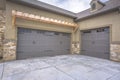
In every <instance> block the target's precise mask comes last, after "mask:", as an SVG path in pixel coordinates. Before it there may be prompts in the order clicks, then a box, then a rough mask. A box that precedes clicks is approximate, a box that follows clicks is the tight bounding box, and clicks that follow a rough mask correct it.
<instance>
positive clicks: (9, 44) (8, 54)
mask: <svg viewBox="0 0 120 80" xmlns="http://www.w3.org/2000/svg"><path fill="white" fill-rule="evenodd" d="M15 59H16V41H15V40H5V43H4V54H3V60H4V61H10V60H15Z"/></svg>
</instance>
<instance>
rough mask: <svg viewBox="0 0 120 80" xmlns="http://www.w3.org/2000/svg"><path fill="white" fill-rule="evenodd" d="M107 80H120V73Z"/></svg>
mask: <svg viewBox="0 0 120 80" xmlns="http://www.w3.org/2000/svg"><path fill="white" fill-rule="evenodd" d="M108 80H120V73H117V74H116V75H114V76H112V77H111V78H109V79H108Z"/></svg>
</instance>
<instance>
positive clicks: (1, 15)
mask: <svg viewBox="0 0 120 80" xmlns="http://www.w3.org/2000/svg"><path fill="white" fill-rule="evenodd" d="M4 29H5V10H0V60H1V59H2V57H3V44H4Z"/></svg>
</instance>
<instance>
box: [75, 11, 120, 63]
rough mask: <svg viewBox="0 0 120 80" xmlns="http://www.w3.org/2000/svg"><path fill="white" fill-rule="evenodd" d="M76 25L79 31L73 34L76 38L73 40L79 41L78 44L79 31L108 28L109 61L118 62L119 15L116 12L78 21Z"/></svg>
mask: <svg viewBox="0 0 120 80" xmlns="http://www.w3.org/2000/svg"><path fill="white" fill-rule="evenodd" d="M78 24H79V29H78V31H77V32H76V33H75V36H76V37H75V38H74V40H75V41H80V44H81V38H80V36H81V35H80V30H88V29H95V28H100V27H107V26H109V27H110V59H111V60H115V61H120V48H119V45H120V13H118V11H116V12H111V13H107V14H103V15H99V16H96V17H92V18H88V19H84V20H80V22H78ZM114 45H115V46H114ZM116 46H117V47H116ZM80 47H81V46H80ZM80 51H81V48H80ZM116 51H117V52H116Z"/></svg>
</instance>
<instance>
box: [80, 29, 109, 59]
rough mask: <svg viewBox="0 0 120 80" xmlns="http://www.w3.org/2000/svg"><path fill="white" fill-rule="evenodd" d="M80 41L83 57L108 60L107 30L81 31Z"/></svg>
mask: <svg viewBox="0 0 120 80" xmlns="http://www.w3.org/2000/svg"><path fill="white" fill-rule="evenodd" d="M81 41H82V42H81V47H82V50H81V53H82V54H83V55H88V56H93V57H98V58H104V59H109V53H110V40H109V28H100V29H95V30H87V31H82V32H81Z"/></svg>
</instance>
